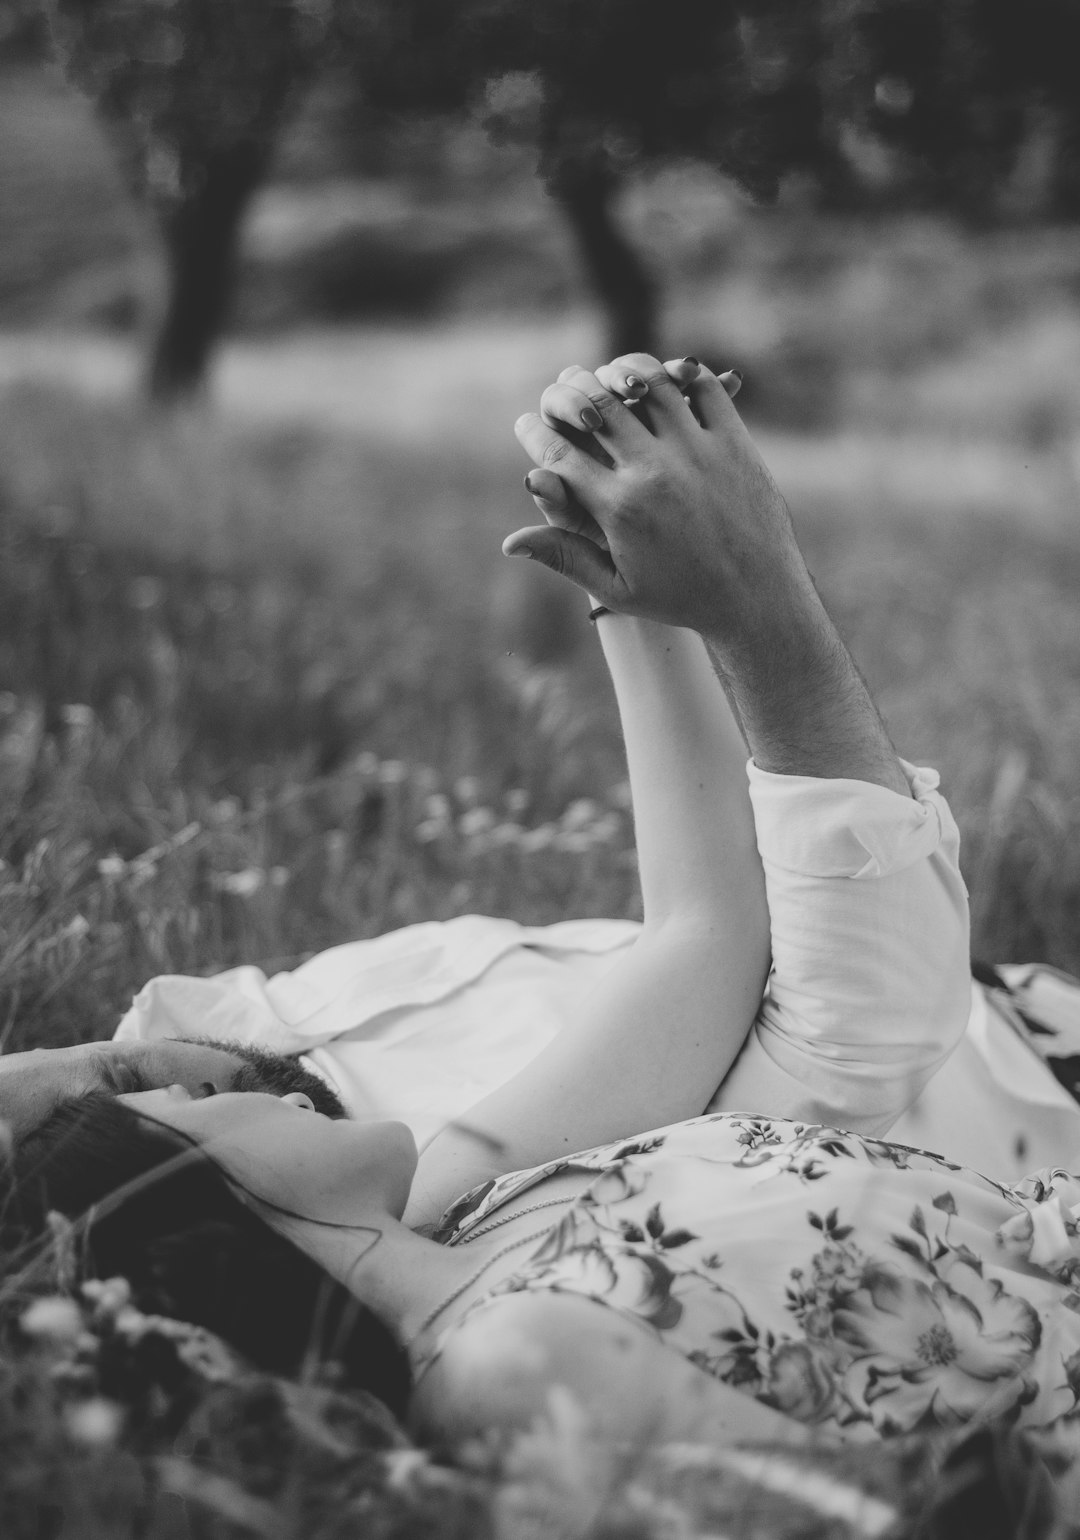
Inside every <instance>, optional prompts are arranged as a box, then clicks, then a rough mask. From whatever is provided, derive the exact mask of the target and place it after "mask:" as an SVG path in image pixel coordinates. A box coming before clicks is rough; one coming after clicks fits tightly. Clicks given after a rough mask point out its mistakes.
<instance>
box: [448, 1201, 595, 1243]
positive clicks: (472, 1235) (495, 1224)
mask: <svg viewBox="0 0 1080 1540" xmlns="http://www.w3.org/2000/svg"><path fill="white" fill-rule="evenodd" d="M576 1196H577V1195H576V1194H572V1195H571V1196H569V1197H567V1195H566V1194H565V1193H564V1194H563V1196H562V1197H561V1198H545V1199H544V1201H543V1203H530V1204H529V1206H528V1208H517V1209H515V1210H514V1212H513V1213H512V1214H503V1215H501V1216H500V1217H499V1218H498V1219H485V1220H484V1221H483V1222H482V1223H481V1224H478V1225H477V1227H476V1229H475V1230H470V1231H469V1233H468V1235H463V1236H462V1237H461V1239H460V1240H459V1241H456V1242H451V1244H453V1245H458V1246H468V1245H469V1244H470V1242H471V1241H475V1240H479V1239H480V1237H481V1236H482V1235H489V1234H490V1233H491V1231H492V1230H497V1229H498V1228H499V1226H500V1225H508V1224H510V1223H511V1222H512V1221H513V1220H515V1219H524V1217H525V1215H526V1214H535V1213H536V1210H537V1209H540V1208H554V1207H555V1205H556V1204H557V1203H573V1201H574V1198H575V1197H576Z"/></svg>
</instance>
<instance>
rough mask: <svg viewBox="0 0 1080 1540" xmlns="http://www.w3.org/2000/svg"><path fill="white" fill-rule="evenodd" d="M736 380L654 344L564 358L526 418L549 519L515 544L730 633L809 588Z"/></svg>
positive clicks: (592, 589)
mask: <svg viewBox="0 0 1080 1540" xmlns="http://www.w3.org/2000/svg"><path fill="white" fill-rule="evenodd" d="M737 388H738V383H737V376H734V375H730V374H729V375H725V376H717V375H715V374H713V373H712V372H711V371H710V370H708V369H706V368H704V367H702V366H700V365H697V364H696V363H695V362H694V361H693V360H679V361H677V362H673V363H670V364H668V365H666V366H665V365H664V364H661V363H660V362H658V360H656V359H655V358H652V357H650V356H649V355H648V354H643V353H632V354H628V355H626V356H625V357H623V358H619V359H616V360H615V361H614V362H613V363H611V364H607V365H604V366H602V367H601V368H599V369H597V370H596V371H595V372H591V371H589V370H587V369H583V368H580V367H578V366H577V365H574V366H572V367H571V368H569V369H564V370H563V372H562V374H561V375H560V376H559V379H558V381H557V382H556V383H555V384H554V385H550V386H548V388H547V389H546V390H545V391H544V394H543V396H542V398H541V403H540V405H541V410H540V413H539V414H537V413H535V412H529V413H526V415H525V416H523V417H521V418H519V420H518V421H517V423H516V424H515V432H516V434H517V437H518V440H519V442H520V443H521V444H522V446H523V447H524V449H525V450H526V452H527V453H528V454H529V455H530V457H531V458H532V460H533V461H534V463H535V465H536V466H537V470H535V471H533V472H531V473H530V475H529V477H528V478H527V484H528V486H529V490H530V491H532V492H533V494H534V497H535V500H536V502H537V506H538V507H539V509H540V511H541V512H542V513H543V514H544V517H545V518H546V520H547V523H546V524H545V525H542V526H538V527H533V528H528V529H520V530H517V531H516V532H515V533H514V534H512V535H510V536H509V537H508V538H507V539H506V540H505V541H504V543H503V550H504V551H505V553H506V554H507V555H508V556H531V557H532V558H533V559H534V560H537V561H540V562H542V563H543V564H544V565H545V566H548V567H550V568H552V569H553V570H554V571H556V572H559V573H561V574H562V575H563V576H564V577H566V578H568V579H569V580H570V581H571V582H574V583H576V584H578V586H579V587H581V588H584V589H586V590H587V591H588V592H589V593H591V594H592V595H594V596H595V597H596V599H597V600H599V601H600V603H602V604H604V605H606V606H607V607H608V608H609V609H611V610H614V611H616V612H619V613H622V614H629V615H639V616H642V617H644V618H646V619H650V620H657V621H663V622H665V623H667V624H669V625H678V626H686V627H689V628H691V629H693V630H696V631H700V632H702V633H703V634H705V635H709V636H712V637H713V638H715V639H716V640H717V641H721V642H722V641H724V640H733V639H735V638H737V637H738V636H740V635H741V634H744V633H745V630H746V628H747V627H748V626H749V627H750V628H751V629H753V628H754V627H755V626H756V625H757V624H758V623H759V622H760V621H761V620H762V619H764V618H765V616H766V615H767V614H769V613H770V612H772V613H773V614H775V608H774V607H775V606H776V605H783V604H785V603H786V602H787V601H788V600H789V599H790V598H792V597H794V596H795V595H796V594H802V595H805V593H806V588H807V585H809V582H810V579H809V575H808V574H807V572H806V568H805V565H804V563H803V560H802V556H801V554H800V552H799V549H798V546H797V544H796V542H795V536H794V532H793V530H792V527H791V519H790V516H789V514H788V510H787V507H786V505H785V503H784V500H783V498H782V497H781V495H780V493H779V491H778V490H777V488H776V486H775V484H774V482H773V480H772V478H771V476H770V475H769V472H768V470H767V469H766V467H765V465H764V463H763V461H762V459H761V457H760V455H759V454H758V452H757V449H756V448H755V446H754V444H753V441H752V440H751V438H750V436H749V434H748V433H747V432H746V430H745V428H744V427H743V424H742V421H741V419H740V418H739V416H738V414H737V413H736V411H735V409H734V407H733V406H732V404H731V400H730V395H733V394H734V393H735V390H737ZM629 402H632V403H633V404H632V405H630V404H628V403H629Z"/></svg>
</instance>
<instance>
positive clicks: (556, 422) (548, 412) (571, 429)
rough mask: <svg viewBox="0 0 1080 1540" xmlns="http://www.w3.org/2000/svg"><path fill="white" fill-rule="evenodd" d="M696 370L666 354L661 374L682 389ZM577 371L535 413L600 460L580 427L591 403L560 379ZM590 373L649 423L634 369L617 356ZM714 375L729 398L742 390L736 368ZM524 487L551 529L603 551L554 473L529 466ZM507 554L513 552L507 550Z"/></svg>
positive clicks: (551, 389)
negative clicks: (593, 373) (637, 410)
mask: <svg viewBox="0 0 1080 1540" xmlns="http://www.w3.org/2000/svg"><path fill="white" fill-rule="evenodd" d="M700 370H701V365H700V364H699V363H698V361H697V359H696V358H671V359H668V360H667V362H666V363H665V364H664V371H665V373H666V374H667V375H668V377H669V378H670V379H671V380H672V381H673V383H674V384H676V385H678V386H679V388H680V389H681V390H683V391H684V392H685V391H686V389H687V387H688V386H689V385H690V384H691V383H692V382H693V381H694V380H695V379H696V378H697V376H698V374H699V373H700ZM576 372H577V365H572V366H571V367H570V368H569V369H564V370H563V371H562V373H561V374H560V375H559V378H558V380H557V381H556V382H555V384H554V385H549V386H548V388H547V389H546V390H545V391H544V394H543V395H542V396H541V398H540V415H541V417H542V418H543V420H544V422H546V423H547V425H548V427H550V428H554V429H555V430H556V431H557V432H559V433H562V434H563V435H564V436H565V437H567V438H569V439H570V440H571V442H573V443H576V444H577V446H578V447H579V448H580V449H583V450H584V451H585V453H586V454H592V455H593V456H594V457H595V458H596V459H598V460H600V461H601V462H606V460H607V456H606V455H605V454H604V452H603V450H602V449H601V448H600V445H599V444H598V443H597V441H596V439H595V438H594V437H593V436H592V434H591V432H587V431H585V425H586V418H585V417H584V415H583V414H584V413H585V412H586V411H588V410H589V409H590V408H591V402H590V401H589V400H588V398H587V397H585V396H583V394H582V393H581V392H580V391H578V390H576V388H575V387H574V386H573V385H572V384H569V383H564V382H567V381H568V380H569V378H570V376H572V375H573V374H575V373H576ZM595 373H596V378H597V379H598V380H599V381H600V383H601V384H602V385H603V386H604V387H605V388H606V389H607V390H610V391H611V392H612V393H613V394H614V395H617V396H618V397H619V398H620V399H621V400H622V401H624V402H625V403H626V404H627V406H638V405H639V403H640V411H639V415H640V417H641V420H642V421H645V422H647V421H648V393H649V387H648V386H647V385H646V383H645V381H644V380H643V379H641V377H640V376H639V375H637V374H635V373H634V372H633V370H632V369H631V368H630V367H629V365H628V364H627V363H626V362H625V360H622V359H616V360H615V361H614V362H613V363H610V364H601V366H600V368H599V369H597V370H596V371H595ZM717 379H718V380H719V381H720V384H721V385H722V386H723V387H724V389H725V391H726V392H727V394H728V396H729V397H730V398H731V399H732V400H734V399H735V397H736V396H737V395H738V394H739V391H740V390H741V389H742V375H741V374H740V373H739V371H738V370H737V369H728V370H726V371H725V372H724V373H723V374H720V375H717ZM687 405H688V406H690V409H691V410H693V406H692V403H691V402H690V401H689V399H687ZM597 415H599V414H597ZM525 487H526V490H527V491H528V492H530V493H531V494H532V499H533V502H534V503H535V504H536V507H537V510H538V511H539V512H540V513H542V514H543V516H544V518H545V519H546V520H547V523H548V525H549V526H550V527H551V528H553V529H561V530H565V531H567V532H569V533H570V534H575V535H581V536H583V537H584V538H585V539H587V540H591V541H592V542H593V544H594V545H597V546H599V547H600V549H601V550H604V551H606V550H607V548H608V543H607V536H606V535H605V534H604V532H603V530H602V529H601V528H600V526H599V524H597V522H596V520H595V519H594V518H593V517H592V515H591V514H590V513H588V512H587V511H586V509H585V508H583V507H582V506H581V504H580V503H579V502H578V501H577V499H576V498H575V497H574V495H573V493H572V492H571V491H570V490H569V488H568V487H567V486H566V485H565V484H564V483H563V481H562V478H561V477H560V476H559V475H557V473H556V472H555V471H553V470H544V469H535V470H531V471H530V472H529V474H528V475H527V476H526V477H525ZM525 533H526V532H525V531H523V530H519V531H518V532H517V535H516V536H511V537H510V539H511V540H513V539H517V538H518V537H520V536H523V535H524V534H525ZM507 544H509V541H508V542H507ZM505 548H506V547H505V546H504V549H505ZM507 554H508V555H512V554H514V553H513V552H510V551H508V552H507Z"/></svg>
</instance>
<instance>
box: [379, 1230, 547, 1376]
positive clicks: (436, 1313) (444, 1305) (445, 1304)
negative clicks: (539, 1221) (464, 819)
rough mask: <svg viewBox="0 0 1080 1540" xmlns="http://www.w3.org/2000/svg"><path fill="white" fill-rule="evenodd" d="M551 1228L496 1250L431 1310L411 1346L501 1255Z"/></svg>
mask: <svg viewBox="0 0 1080 1540" xmlns="http://www.w3.org/2000/svg"><path fill="white" fill-rule="evenodd" d="M550 1229H551V1226H550V1225H545V1226H544V1228H543V1229H542V1230H535V1231H534V1232H533V1234H532V1235H525V1236H519V1237H518V1239H517V1240H516V1241H510V1242H509V1244H508V1245H506V1246H503V1247H502V1248H501V1249H500V1250H499V1251H496V1252H495V1253H494V1255H493V1256H490V1257H488V1258H487V1259H486V1260H485V1261H484V1262H483V1263H482V1264H481V1265H480V1266H479V1267H478V1268H477V1269H476V1272H475V1273H473V1274H472V1275H471V1276H470V1277H468V1278H466V1280H465V1282H464V1283H463V1284H461V1286H460V1287H459V1288H456V1289H455V1290H454V1292H453V1293H452V1294H448V1295H447V1296H446V1298H445V1299H444V1300H442V1302H441V1303H440V1304H438V1305H436V1306H435V1309H434V1310H433V1311H432V1312H431V1314H430V1315H429V1316H427V1317H426V1318H425V1319H424V1320H423V1321H422V1322H421V1323H420V1325H419V1327H418V1328H417V1330H416V1333H415V1334H414V1336H413V1339H412V1343H410V1346H412V1345H413V1344H415V1343H417V1342H419V1340H420V1338H421V1337H422V1336H423V1335H424V1333H425V1332H426V1331H427V1330H428V1328H429V1327H430V1326H432V1325H433V1324H434V1322H435V1321H437V1320H438V1319H439V1317H440V1316H441V1315H442V1313H443V1311H444V1310H448V1309H449V1308H450V1306H451V1305H452V1304H453V1303H454V1301H455V1300H457V1299H460V1298H461V1296H462V1295H463V1294H464V1293H465V1292H466V1291H467V1290H468V1289H471V1288H472V1286H473V1284H474V1283H479V1281H480V1279H481V1278H482V1277H483V1276H484V1274H485V1273H486V1272H487V1270H488V1268H489V1267H491V1266H492V1265H493V1264H494V1263H495V1262H497V1261H498V1260H499V1258H500V1257H505V1256H507V1255H508V1254H509V1253H510V1252H511V1251H514V1250H516V1249H517V1247H518V1246H527V1245H528V1244H529V1242H530V1241H538V1240H539V1239H540V1237H541V1236H542V1235H547V1234H548V1233H549V1231H550Z"/></svg>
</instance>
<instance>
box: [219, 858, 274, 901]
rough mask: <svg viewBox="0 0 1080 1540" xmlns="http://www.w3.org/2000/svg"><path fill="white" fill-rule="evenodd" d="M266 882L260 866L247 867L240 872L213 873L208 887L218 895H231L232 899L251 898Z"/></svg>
mask: <svg viewBox="0 0 1080 1540" xmlns="http://www.w3.org/2000/svg"><path fill="white" fill-rule="evenodd" d="M265 882H266V873H265V872H264V871H263V869H262V867H261V866H247V867H245V868H244V870H243V871H242V872H213V873H212V874H211V877H210V886H211V887H212V888H214V889H215V890H216V891H217V892H218V893H231V894H232V895H233V897H234V898H251V897H253V895H254V894H256V893H258V891H259V889H260V888H261V887H262V886H263V885H264V883H265Z"/></svg>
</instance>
